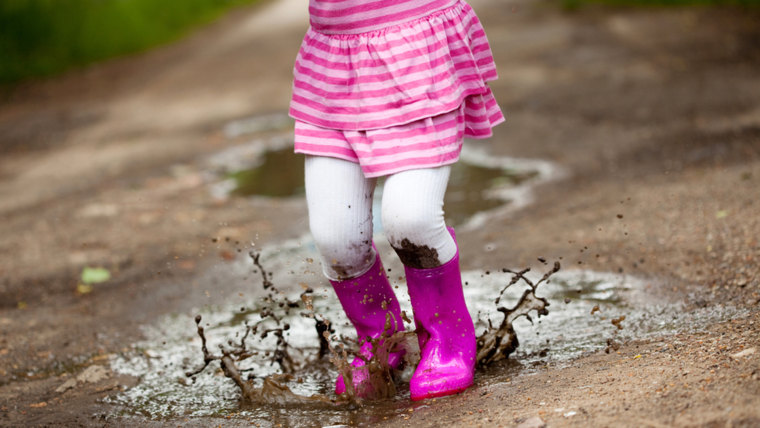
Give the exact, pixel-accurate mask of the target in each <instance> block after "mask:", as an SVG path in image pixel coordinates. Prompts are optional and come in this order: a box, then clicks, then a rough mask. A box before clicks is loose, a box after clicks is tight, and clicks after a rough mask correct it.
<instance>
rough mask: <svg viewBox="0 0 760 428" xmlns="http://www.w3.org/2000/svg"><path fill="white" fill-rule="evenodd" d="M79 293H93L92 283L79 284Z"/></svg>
mask: <svg viewBox="0 0 760 428" xmlns="http://www.w3.org/2000/svg"><path fill="white" fill-rule="evenodd" d="M77 293H78V294H88V293H92V285H90V284H77Z"/></svg>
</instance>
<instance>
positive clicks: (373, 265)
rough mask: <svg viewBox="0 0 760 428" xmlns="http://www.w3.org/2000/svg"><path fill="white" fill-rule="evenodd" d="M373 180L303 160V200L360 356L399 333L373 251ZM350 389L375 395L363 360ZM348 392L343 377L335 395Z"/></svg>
mask: <svg viewBox="0 0 760 428" xmlns="http://www.w3.org/2000/svg"><path fill="white" fill-rule="evenodd" d="M374 189H375V180H374V179H366V178H364V174H363V173H362V171H361V168H360V167H359V165H358V164H355V163H352V162H348V161H344V160H340V159H334V158H328V157H313V156H309V157H307V158H306V199H307V201H308V205H309V223H310V227H311V232H312V235H313V236H314V239H315V241H316V243H317V247H318V249H319V252H320V255H321V258H322V267H323V270H324V272H325V275H326V276H327V277H328V278H329V279H330V284H332V286H333V290H335V294H336V295H337V296H338V299H339V300H340V304H341V306H342V307H343V311H344V312H345V313H346V316H347V317H348V319H349V321H351V324H353V326H354V327H355V328H356V334H357V336H358V339H359V343H360V345H361V346H360V350H359V352H360V353H361V354H362V355H363V356H364V357H365V358H371V357H372V354H373V349H372V343H371V342H370V341H367V340H366V339H367V337H371V338H378V337H380V336H381V335H382V334H383V332H386V333H387V334H393V333H394V332H396V331H399V330H403V328H404V326H403V323H402V321H401V308H400V306H399V304H398V300H397V299H396V296H395V294H394V293H393V289H392V288H391V285H390V282H388V277H387V276H386V274H385V270H384V269H383V264H382V262H381V261H380V257H379V256H378V255H377V253H376V251H375V250H374V249H373V247H372V194H373V192H374ZM403 353H404V351H403V350H396V351H394V352H391V353H389V355H388V364H389V365H390V366H391V367H394V368H396V367H398V366H399V365H400V364H401V362H402V356H403ZM352 365H353V366H354V367H356V369H355V370H354V371H353V374H352V382H351V384H352V385H353V387H354V390H355V391H356V393H357V394H358V395H359V396H370V395H373V394H374V393H375V391H374V389H373V387H372V383H371V382H369V371H368V370H367V368H366V367H363V366H364V365H365V364H364V361H363V360H362V359H360V358H356V359H354V361H352ZM345 390H346V384H345V382H344V380H343V376H342V375H340V376H338V379H337V380H336V382H335V392H336V393H337V394H342V393H343V392H345Z"/></svg>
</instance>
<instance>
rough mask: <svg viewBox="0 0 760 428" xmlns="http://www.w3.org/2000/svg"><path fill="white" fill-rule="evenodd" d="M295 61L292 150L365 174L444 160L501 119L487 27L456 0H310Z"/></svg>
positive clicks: (487, 132) (488, 131)
mask: <svg viewBox="0 0 760 428" xmlns="http://www.w3.org/2000/svg"><path fill="white" fill-rule="evenodd" d="M309 10H310V13H311V23H312V26H311V28H310V29H309V30H308V32H307V33H306V36H305V37H304V41H303V43H302V45H301V50H300V51H299V53H298V56H297V58H296V63H295V67H294V75H295V79H294V84H293V97H292V99H291V103H290V115H291V116H292V117H293V118H294V119H296V133H295V151H296V152H297V153H305V154H312V155H323V156H333V157H339V158H342V159H346V160H351V161H355V162H359V163H360V164H361V165H362V168H363V169H364V172H365V175H366V176H368V177H373V176H381V175H387V174H391V173H393V172H398V171H403V170H406V169H414V168H424V167H434V166H440V165H446V164H450V163H453V162H456V160H457V159H458V157H459V152H460V150H461V146H462V140H463V138H464V137H470V138H486V137H489V136H490V135H491V128H492V127H493V126H495V125H497V124H499V123H501V122H502V121H504V117H503V116H502V113H501V110H500V109H499V106H498V104H497V103H496V100H495V99H494V97H493V94H492V93H491V90H490V89H489V88H488V85H487V83H486V82H488V81H491V80H495V79H496V78H497V73H496V67H495V64H494V61H493V57H492V54H491V49H490V47H489V45H488V40H487V39H486V35H485V31H484V30H483V27H482V26H481V25H480V21H479V20H478V18H477V16H475V13H474V12H473V10H472V8H471V7H470V6H469V5H468V4H466V3H464V2H463V1H462V0H453V1H452V0H381V1H369V2H366V1H365V2H362V1H360V0H311V2H310V8H309Z"/></svg>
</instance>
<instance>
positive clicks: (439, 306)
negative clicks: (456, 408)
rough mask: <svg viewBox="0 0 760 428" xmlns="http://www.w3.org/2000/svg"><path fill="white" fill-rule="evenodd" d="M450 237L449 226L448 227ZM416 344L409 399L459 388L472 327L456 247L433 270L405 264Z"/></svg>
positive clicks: (467, 371)
mask: <svg viewBox="0 0 760 428" xmlns="http://www.w3.org/2000/svg"><path fill="white" fill-rule="evenodd" d="M449 232H450V233H451V235H452V237H454V238H455V239H456V237H455V235H454V230H453V229H452V228H449ZM404 270H405V271H406V283H407V286H408V287H409V297H410V298H411V300H412V309H413V310H414V323H415V324H416V327H417V339H418V341H419V344H420V363H419V365H418V366H417V369H416V370H415V371H414V374H413V375H412V379H411V380H410V381H409V391H410V392H411V396H412V400H423V399H425V398H433V397H441V396H444V395H451V394H456V393H459V392H462V391H464V390H465V389H467V388H468V387H470V385H472V380H473V375H474V374H475V358H476V344H475V326H474V325H473V323H472V318H471V317H470V313H469V312H468V311H467V305H466V304H465V301H464V293H463V290H462V277H461V274H460V271H459V250H457V253H456V255H455V256H454V258H453V259H451V260H450V261H448V262H446V263H445V264H443V265H441V266H438V267H436V268H432V269H414V268H409V267H405V268H404Z"/></svg>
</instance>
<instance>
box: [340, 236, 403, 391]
mask: <svg viewBox="0 0 760 428" xmlns="http://www.w3.org/2000/svg"><path fill="white" fill-rule="evenodd" d="M373 249H374V246H373ZM330 283H331V284H332V286H333V289H334V290H335V294H337V295H338V299H339V300H340V304H341V306H343V311H344V312H345V313H346V316H347V317H348V319H349V321H351V324H353V325H354V328H356V335H357V338H358V340H359V345H360V349H359V352H360V354H361V355H362V356H364V357H365V358H367V359H370V358H371V357H372V344H371V343H370V342H369V340H367V339H368V338H373V339H375V338H378V337H380V336H381V335H382V334H383V332H384V331H385V325H386V315H387V314H390V315H391V321H390V325H389V330H388V331H387V332H386V334H387V335H391V334H393V333H395V332H396V331H401V330H403V329H404V325H403V321H402V320H401V308H400V307H399V304H398V300H397V299H396V295H395V294H394V293H393V289H392V288H391V285H390V282H388V277H387V276H386V275H385V270H384V269H383V263H382V262H381V261H380V256H379V254H377V250H376V249H375V263H374V264H373V265H372V267H371V268H370V269H369V270H368V271H367V272H365V273H364V274H362V275H360V276H358V277H356V278H351V279H347V280H342V281H334V280H330ZM403 354H404V352H403V351H399V352H391V353H390V354H389V355H388V364H389V365H390V366H391V367H393V368H397V367H398V366H399V365H400V364H401V362H402V360H403ZM351 365H352V366H354V367H362V366H364V365H365V362H364V361H363V360H362V359H361V358H355V359H354V360H353V361H352V362H351ZM368 376H369V374H368V373H367V370H357V369H354V370H353V384H354V389H355V390H356V391H357V393H358V394H359V395H360V396H363V395H367V394H366V393H367V391H366V389H367V388H368V387H369V385H367V384H366V383H367V382H366V381H367V380H368ZM345 390H346V386H345V383H344V381H343V376H342V375H339V376H338V379H337V380H336V382H335V393H336V394H339V395H340V394H343V393H344V392H345Z"/></svg>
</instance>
